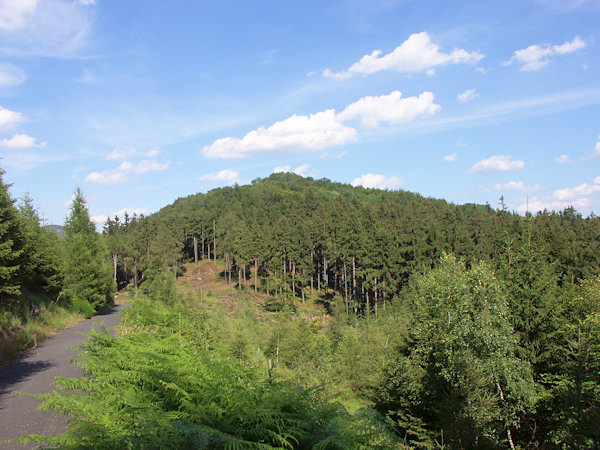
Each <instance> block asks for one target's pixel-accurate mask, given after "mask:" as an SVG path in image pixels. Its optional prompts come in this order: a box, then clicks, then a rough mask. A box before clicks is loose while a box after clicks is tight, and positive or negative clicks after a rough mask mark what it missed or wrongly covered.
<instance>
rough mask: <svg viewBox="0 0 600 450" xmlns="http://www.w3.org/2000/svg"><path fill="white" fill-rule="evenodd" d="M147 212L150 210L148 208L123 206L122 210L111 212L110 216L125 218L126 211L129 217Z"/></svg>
mask: <svg viewBox="0 0 600 450" xmlns="http://www.w3.org/2000/svg"><path fill="white" fill-rule="evenodd" d="M147 212H148V210H147V209H146V208H131V207H129V208H121V209H120V210H118V211H116V212H114V213H112V214H110V217H116V216H119V218H123V216H125V213H127V215H128V216H129V217H132V216H140V215H142V214H146V213H147Z"/></svg>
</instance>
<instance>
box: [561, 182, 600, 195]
mask: <svg viewBox="0 0 600 450" xmlns="http://www.w3.org/2000/svg"><path fill="white" fill-rule="evenodd" d="M594 181H600V180H598V178H596V179H595V180H594ZM596 192H600V184H598V183H594V184H588V183H581V184H580V185H578V186H575V187H572V188H564V189H557V190H555V191H554V198H556V199H558V200H574V199H577V198H579V197H583V196H586V195H591V194H595V193H596Z"/></svg>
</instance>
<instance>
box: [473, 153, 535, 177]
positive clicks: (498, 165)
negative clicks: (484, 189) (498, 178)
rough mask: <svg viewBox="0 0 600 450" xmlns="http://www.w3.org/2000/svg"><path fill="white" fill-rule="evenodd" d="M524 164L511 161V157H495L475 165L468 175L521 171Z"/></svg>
mask: <svg viewBox="0 0 600 450" xmlns="http://www.w3.org/2000/svg"><path fill="white" fill-rule="evenodd" d="M524 168H525V163H524V162H523V161H520V160H514V161H513V160H512V156H506V155H495V156H492V157H490V158H487V159H482V160H481V161H479V162H477V163H475V165H474V166H473V167H471V168H470V169H469V170H468V172H469V173H487V172H506V171H509V170H522V169H524Z"/></svg>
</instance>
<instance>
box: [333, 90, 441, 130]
mask: <svg viewBox="0 0 600 450" xmlns="http://www.w3.org/2000/svg"><path fill="white" fill-rule="evenodd" d="M440 108H441V107H440V105H436V104H435V103H434V102H433V93H431V92H423V93H422V94H421V95H419V96H418V97H406V98H402V93H401V92H400V91H393V92H392V93H390V94H388V95H380V96H367V97H363V98H361V99H359V100H358V101H356V102H354V103H352V104H350V105H348V106H347V107H346V109H344V110H343V111H342V112H341V113H339V114H338V118H339V120H341V121H342V122H346V121H348V120H351V119H354V118H356V117H359V118H360V120H361V123H362V125H363V126H366V127H370V128H374V127H377V126H378V125H379V123H380V122H388V123H392V124H399V123H407V122H412V121H413V120H414V119H415V118H416V117H418V116H422V115H433V114H435V113H437V112H438V111H439V110H440Z"/></svg>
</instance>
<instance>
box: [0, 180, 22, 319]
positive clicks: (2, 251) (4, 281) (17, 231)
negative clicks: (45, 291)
mask: <svg viewBox="0 0 600 450" xmlns="http://www.w3.org/2000/svg"><path fill="white" fill-rule="evenodd" d="M2 175H4V171H3V170H2V169H0V308H8V307H10V306H11V305H12V304H13V303H14V302H15V298H16V296H17V295H19V294H20V293H21V290H20V287H21V280H20V277H19V269H20V258H21V254H22V253H23V242H22V234H21V227H20V223H19V218H18V214H17V210H16V208H15V206H14V201H13V199H12V198H11V197H10V194H9V192H8V188H9V187H10V185H6V184H4V182H3V180H2Z"/></svg>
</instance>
